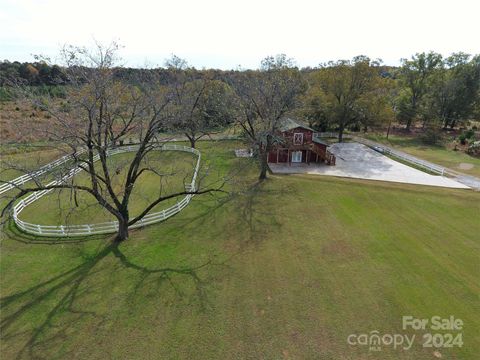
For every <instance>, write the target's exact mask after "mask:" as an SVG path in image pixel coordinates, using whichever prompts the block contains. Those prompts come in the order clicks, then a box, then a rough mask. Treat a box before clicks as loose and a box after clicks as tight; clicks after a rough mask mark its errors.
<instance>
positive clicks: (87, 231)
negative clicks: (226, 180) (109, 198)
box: [13, 145, 201, 237]
mask: <svg viewBox="0 0 480 360" xmlns="http://www.w3.org/2000/svg"><path fill="white" fill-rule="evenodd" d="M136 150H138V145H130V146H122V147H118V148H115V149H112V150H109V151H108V156H112V155H116V154H120V153H125V152H133V151H136ZM155 150H157V151H184V152H189V153H192V154H194V155H196V156H197V162H196V164H195V170H194V172H193V176H192V181H191V182H190V183H189V184H187V185H185V191H189V192H193V191H195V189H196V181H197V175H198V170H199V167H200V158H201V154H200V151H198V150H197V149H194V148H190V147H187V146H182V145H162V146H158V147H156V148H155ZM98 159H99V157H98V155H96V156H95V157H94V161H97V160H98ZM81 171H82V169H81V168H79V167H75V168H73V169H71V170H70V171H69V172H68V174H67V175H65V176H63V177H62V178H61V179H60V180H55V181H52V182H50V183H49V184H48V185H47V186H51V185H57V184H60V183H62V182H64V181H66V180H68V179H70V178H71V177H73V176H75V175H76V174H77V173H79V172H81ZM53 190H54V189H48V190H41V191H36V192H33V193H32V194H30V195H28V196H27V197H25V198H24V199H22V200H20V201H19V202H18V203H17V204H16V205H15V206H14V207H13V220H14V222H15V224H16V225H17V226H18V228H20V229H21V230H23V231H24V232H26V233H29V234H32V235H39V236H53V237H68V236H85V235H94V234H109V233H115V232H117V231H118V221H109V222H103V223H97V224H83V225H58V226H57V225H40V224H32V223H28V222H25V221H22V220H20V219H19V218H18V215H19V214H20V213H21V212H22V211H23V209H25V208H26V207H27V206H28V205H30V204H32V203H33V202H35V201H37V200H38V199H40V198H41V197H43V196H44V195H47V194H48V193H50V192H51V191H53ZM193 196H194V194H187V195H186V196H185V197H183V198H182V199H181V200H180V201H178V202H176V203H175V205H172V206H170V207H169V208H167V209H165V210H162V211H159V212H155V213H151V214H147V215H145V217H143V218H142V219H141V220H139V221H138V222H137V223H135V224H134V225H132V226H130V227H129V229H134V228H138V227H142V226H145V225H150V224H155V223H158V222H160V221H163V220H165V219H168V218H169V217H171V216H173V215H175V214H177V213H178V212H180V211H181V210H182V209H184V208H185V207H186V206H187V205H188V204H189V203H190V200H191V199H192V197H193Z"/></svg>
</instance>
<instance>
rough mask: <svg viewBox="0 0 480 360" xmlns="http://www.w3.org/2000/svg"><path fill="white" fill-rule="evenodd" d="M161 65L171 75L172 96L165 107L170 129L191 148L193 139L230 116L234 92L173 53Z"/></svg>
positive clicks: (215, 129) (231, 120)
mask: <svg viewBox="0 0 480 360" xmlns="http://www.w3.org/2000/svg"><path fill="white" fill-rule="evenodd" d="M165 65H166V66H167V69H168V70H169V71H170V73H171V75H172V79H171V81H172V87H173V88H174V92H173V98H172V101H171V103H170V104H169V106H168V112H169V114H170V117H171V119H172V122H171V125H172V130H173V131H176V132H178V131H181V132H183V134H184V135H185V136H186V137H187V139H188V140H189V141H190V146H191V147H192V148H194V147H195V145H196V142H197V141H198V140H200V139H201V138H203V137H205V136H209V135H210V134H212V133H213V132H216V131H218V130H220V129H222V128H223V127H225V126H226V125H228V124H231V123H232V122H233V118H234V111H235V109H234V101H233V99H234V96H233V95H234V94H233V91H232V89H231V88H230V86H228V84H226V83H225V82H223V81H221V80H217V79H215V76H214V74H213V73H212V72H210V71H208V70H203V71H197V70H196V69H195V68H191V67H189V66H188V64H187V62H186V61H185V60H183V59H181V58H179V57H177V56H175V55H173V56H172V57H171V58H170V59H169V60H167V61H166V63H165Z"/></svg>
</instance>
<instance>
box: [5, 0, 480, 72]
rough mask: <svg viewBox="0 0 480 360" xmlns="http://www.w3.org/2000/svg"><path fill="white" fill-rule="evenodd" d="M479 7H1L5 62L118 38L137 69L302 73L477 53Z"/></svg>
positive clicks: (54, 2)
mask: <svg viewBox="0 0 480 360" xmlns="http://www.w3.org/2000/svg"><path fill="white" fill-rule="evenodd" d="M479 10H480V5H479V2H478V0H457V1H455V2H452V1H443V0H436V1H435V0H423V1H422V0H402V1H389V0H383V1H381V0H361V1H360V0H357V1H355V0H349V1H334V0H330V1H309V0H296V1H288V2H287V1H280V0H277V1H273V0H264V1H261V0H243V1H228V0H224V1H218V0H203V1H198V0H197V1H195V0H184V1H181V0H177V1H147V0H136V1H119V0H116V1H110V0H83V1H78V0H76V1H72V0H68V1H67V0H0V58H9V59H11V60H23V61H26V60H31V56H30V54H32V53H43V54H46V55H55V54H56V53H57V51H58V49H59V47H60V46H61V45H62V44H64V43H73V44H77V45H86V44H87V45H88V44H91V43H92V39H93V38H95V39H97V40H99V41H101V42H109V41H111V40H112V39H118V40H120V42H121V43H122V44H123V45H124V46H125V48H124V50H123V51H122V55H123V57H124V59H125V60H126V62H127V64H128V65H130V66H138V65H142V64H144V63H145V61H146V60H148V62H149V63H151V64H162V63H163V60H164V59H165V58H166V57H168V56H169V54H171V53H175V54H177V55H179V56H181V57H184V58H187V60H189V62H190V63H191V64H193V65H195V66H197V67H202V66H206V67H219V68H234V67H236V66H237V65H239V64H241V65H242V66H244V67H256V66H257V65H258V63H259V61H260V59H262V58H263V57H265V56H267V55H271V54H276V53H286V54H287V55H289V56H291V57H294V58H295V59H296V60H297V63H298V64H299V65H301V66H307V65H311V66H314V65H317V64H318V63H320V62H324V61H327V60H331V59H338V58H351V57H353V56H354V55H358V54H365V55H368V56H370V57H372V58H377V57H380V58H382V59H384V60H385V62H386V63H390V64H396V63H398V60H399V59H400V58H401V57H408V56H410V55H412V54H413V53H415V52H418V51H428V50H435V51H438V52H441V53H442V54H444V55H447V54H449V53H451V52H454V51H466V52H470V53H480V42H479V41H478V37H479V35H480V25H479V24H480V22H478V19H477V16H478V13H479V12H480V11H479Z"/></svg>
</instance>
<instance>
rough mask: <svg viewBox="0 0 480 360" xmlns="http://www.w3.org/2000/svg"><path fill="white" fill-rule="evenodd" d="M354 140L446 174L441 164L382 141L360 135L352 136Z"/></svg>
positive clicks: (431, 170)
mask: <svg viewBox="0 0 480 360" xmlns="http://www.w3.org/2000/svg"><path fill="white" fill-rule="evenodd" d="M352 140H354V141H356V142H359V143H360V144H363V145H366V146H368V147H371V148H373V149H374V150H377V151H379V152H382V153H384V154H386V155H390V156H393V157H396V158H398V159H400V160H403V161H405V162H407V163H409V164H412V165H415V166H418V167H421V168H423V169H426V170H428V171H430V172H433V173H435V174H439V175H442V176H444V175H445V168H444V167H442V166H439V165H435V164H432V163H431V162H428V161H423V160H421V159H419V158H416V157H415V156H411V155H409V154H406V153H404V152H403V151H398V150H395V149H392V148H391V147H388V146H385V145H382V144H380V143H377V142H374V141H370V140H368V139H365V138H362V137H358V136H352Z"/></svg>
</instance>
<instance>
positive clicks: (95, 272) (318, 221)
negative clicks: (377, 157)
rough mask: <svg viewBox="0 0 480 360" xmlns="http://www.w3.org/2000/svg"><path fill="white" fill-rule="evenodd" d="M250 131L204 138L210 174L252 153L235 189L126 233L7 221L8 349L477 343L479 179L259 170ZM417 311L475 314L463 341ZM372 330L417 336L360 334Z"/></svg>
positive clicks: (44, 352) (137, 352)
mask: <svg viewBox="0 0 480 360" xmlns="http://www.w3.org/2000/svg"><path fill="white" fill-rule="evenodd" d="M240 146H241V145H240V144H237V143H235V142H203V143H201V144H199V148H200V150H201V151H202V156H203V159H204V163H205V164H208V166H209V174H210V175H209V176H211V177H216V176H218V174H217V173H218V172H219V173H220V174H225V173H227V172H230V171H232V170H234V169H240V170H239V171H235V176H234V177H233V180H232V182H231V183H230V185H229V189H230V190H232V191H234V193H232V194H229V195H228V194H217V195H216V196H210V195H202V196H198V197H196V198H194V200H193V201H192V203H191V204H190V205H189V206H188V207H187V208H186V209H185V210H184V211H182V212H181V213H180V214H178V215H176V216H175V217H173V218H171V219H169V220H167V221H166V222H163V223H160V224H157V225H153V226H149V227H146V228H144V229H141V230H135V231H132V232H131V236H130V239H129V240H127V241H126V242H124V243H122V244H121V245H120V246H119V247H118V248H116V247H113V246H111V245H110V240H111V238H112V237H111V236H101V237H95V238H84V239H71V240H62V239H58V240H55V239H40V238H32V237H30V236H27V235H23V234H21V233H19V232H18V231H17V230H15V228H14V227H13V226H12V225H11V224H7V226H6V227H5V228H4V233H3V235H2V242H1V263H0V270H1V272H0V274H1V306H2V311H1V328H0V329H1V352H2V358H3V359H12V358H18V359H33V358H44V359H382V360H383V359H435V358H437V357H438V354H437V357H435V355H434V351H439V352H440V354H441V355H442V358H444V359H477V358H478V350H479V348H480V306H479V304H480V303H479V294H480V284H479V281H478V278H479V275H480V262H479V251H480V193H478V192H473V191H465V190H452V189H439V188H433V187H424V186H413V185H401V184H393V183H383V182H374V181H357V180H353V179H340V178H333V177H320V176H301V175H293V176H271V177H270V179H269V180H268V181H266V182H264V183H263V184H261V185H257V184H256V176H257V170H256V168H255V165H254V164H253V163H251V162H250V160H248V159H237V158H235V157H234V154H233V149H234V148H238V147H240ZM213 169H216V170H213ZM204 171H205V170H204ZM41 216H43V213H42V215H41ZM45 216H47V215H45ZM403 315H412V316H415V317H418V318H430V317H431V316H434V315H439V316H442V317H448V316H450V315H454V316H455V317H456V318H460V319H462V320H463V322H464V324H465V325H464V328H463V330H462V333H463V340H464V345H463V347H461V348H451V349H434V348H422V346H421V336H422V334H423V332H421V331H417V332H415V331H412V330H408V331H403V330H402V316H403ZM373 330H378V331H379V333H380V334H393V333H402V334H404V333H407V334H408V335H410V336H411V335H416V339H415V343H414V345H413V346H412V348H411V349H410V350H408V351H404V350H401V349H396V350H394V349H392V347H391V346H390V347H389V346H383V347H382V350H381V351H380V352H369V350H368V347H366V346H351V345H349V344H348V343H347V337H348V336H349V335H350V334H362V333H367V334H368V333H370V331H373Z"/></svg>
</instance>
